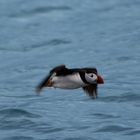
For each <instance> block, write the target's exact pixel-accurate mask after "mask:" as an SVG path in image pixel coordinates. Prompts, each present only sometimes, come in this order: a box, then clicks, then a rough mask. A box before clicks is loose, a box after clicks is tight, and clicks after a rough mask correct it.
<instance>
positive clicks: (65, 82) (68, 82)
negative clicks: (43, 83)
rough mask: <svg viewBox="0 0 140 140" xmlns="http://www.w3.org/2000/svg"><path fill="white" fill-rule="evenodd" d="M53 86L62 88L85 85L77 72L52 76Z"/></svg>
mask: <svg viewBox="0 0 140 140" xmlns="http://www.w3.org/2000/svg"><path fill="white" fill-rule="evenodd" d="M52 82H53V87H55V88H63V89H75V88H80V87H83V86H85V85H86V84H85V83H84V82H83V81H82V79H81V77H80V75H79V73H75V74H72V75H68V76H55V77H53V78H52Z"/></svg>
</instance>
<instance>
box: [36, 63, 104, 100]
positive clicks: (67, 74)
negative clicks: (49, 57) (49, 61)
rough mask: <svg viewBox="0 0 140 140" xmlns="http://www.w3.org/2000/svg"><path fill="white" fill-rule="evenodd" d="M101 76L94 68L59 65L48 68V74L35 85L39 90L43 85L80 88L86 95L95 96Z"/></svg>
mask: <svg viewBox="0 0 140 140" xmlns="http://www.w3.org/2000/svg"><path fill="white" fill-rule="evenodd" d="M103 83H104V80H103V78H102V77H101V76H100V75H99V74H98V72H97V69H96V68H89V67H86V68H73V69H69V68H67V67H66V66H65V65H59V66H56V67H54V68H53V69H52V70H50V72H49V74H48V75H47V76H46V77H45V78H44V79H43V80H42V82H41V83H40V84H39V85H38V86H37V87H36V91H37V92H40V91H41V90H42V89H43V88H44V87H54V88H61V89H77V88H82V89H83V90H84V91H85V92H86V93H87V95H89V96H91V97H93V98H96V97H97V95H98V93H97V87H98V84H103Z"/></svg>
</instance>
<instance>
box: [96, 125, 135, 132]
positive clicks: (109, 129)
mask: <svg viewBox="0 0 140 140" xmlns="http://www.w3.org/2000/svg"><path fill="white" fill-rule="evenodd" d="M132 129H133V128H131V127H124V126H120V125H108V126H104V127H102V128H99V129H98V130H96V132H112V133H117V132H121V131H127V130H132Z"/></svg>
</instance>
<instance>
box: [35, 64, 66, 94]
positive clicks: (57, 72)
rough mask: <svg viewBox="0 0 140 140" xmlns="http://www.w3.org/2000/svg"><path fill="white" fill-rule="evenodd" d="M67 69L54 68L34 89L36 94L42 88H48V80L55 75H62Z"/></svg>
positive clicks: (63, 66)
mask: <svg viewBox="0 0 140 140" xmlns="http://www.w3.org/2000/svg"><path fill="white" fill-rule="evenodd" d="M66 69H67V68H66V67H65V65H59V66H56V67H54V68H53V69H52V70H51V71H50V73H49V74H48V75H47V76H46V77H45V78H44V79H43V80H42V81H41V83H40V84H39V85H38V86H37V87H36V92H40V91H41V90H42V89H43V88H44V87H47V86H48V87H49V86H50V79H51V78H52V77H53V76H56V75H63V73H64V72H65V70H66Z"/></svg>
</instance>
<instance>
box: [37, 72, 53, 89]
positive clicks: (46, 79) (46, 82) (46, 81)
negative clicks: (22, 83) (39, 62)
mask: <svg viewBox="0 0 140 140" xmlns="http://www.w3.org/2000/svg"><path fill="white" fill-rule="evenodd" d="M50 78H51V74H49V75H47V76H46V77H45V78H44V79H43V80H42V81H41V82H40V84H39V85H38V86H37V87H36V92H40V91H41V90H42V89H43V88H44V87H45V86H47V85H48V82H49V79H50Z"/></svg>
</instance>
